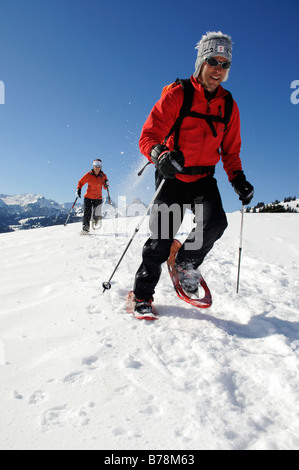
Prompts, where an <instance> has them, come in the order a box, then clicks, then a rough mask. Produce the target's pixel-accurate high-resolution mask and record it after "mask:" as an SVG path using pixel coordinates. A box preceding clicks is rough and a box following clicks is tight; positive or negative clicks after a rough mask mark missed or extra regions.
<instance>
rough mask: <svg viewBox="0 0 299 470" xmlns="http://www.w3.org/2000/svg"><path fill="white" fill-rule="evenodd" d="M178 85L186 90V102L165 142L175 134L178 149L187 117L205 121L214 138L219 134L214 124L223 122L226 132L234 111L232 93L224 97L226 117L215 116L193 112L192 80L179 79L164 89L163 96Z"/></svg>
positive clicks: (175, 143)
mask: <svg viewBox="0 0 299 470" xmlns="http://www.w3.org/2000/svg"><path fill="white" fill-rule="evenodd" d="M176 85H182V88H183V90H184V101H183V105H182V107H181V110H180V114H179V117H178V118H177V120H176V121H175V123H174V124H173V126H172V127H171V129H170V131H169V132H168V134H167V136H166V137H165V139H164V144H165V142H166V141H167V140H168V139H169V137H170V136H171V135H172V134H173V133H175V137H174V148H175V149H177V148H178V141H179V132H180V128H181V125H182V122H183V120H184V118H185V117H187V116H191V117H194V118H200V119H205V120H206V121H207V123H208V125H209V127H210V129H211V131H212V134H213V136H214V137H217V132H216V129H215V126H214V124H213V123H214V122H222V123H223V124H224V125H225V130H226V129H227V125H228V123H229V121H230V118H231V114H232V109H233V97H232V95H231V93H230V92H229V91H228V92H227V94H226V95H225V96H224V100H225V111H224V116H221V115H219V116H213V115H211V114H201V113H197V112H195V111H191V107H192V103H193V96H194V87H193V85H192V83H191V80H190V78H187V79H179V78H177V79H176V81H175V82H174V83H172V84H170V85H167V86H166V87H164V88H163V91H162V95H163V94H164V93H165V92H166V91H167V90H169V89H171V88H173V87H174V86H176Z"/></svg>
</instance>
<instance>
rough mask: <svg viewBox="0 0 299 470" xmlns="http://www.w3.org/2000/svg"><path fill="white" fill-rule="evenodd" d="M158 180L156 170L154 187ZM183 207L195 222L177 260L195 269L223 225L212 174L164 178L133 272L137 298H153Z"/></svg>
mask: <svg viewBox="0 0 299 470" xmlns="http://www.w3.org/2000/svg"><path fill="white" fill-rule="evenodd" d="M160 182H161V176H160V175H159V174H158V173H157V174H156V185H157V187H158V185H159V183H160ZM187 209H191V210H192V212H193V214H194V215H195V219H194V220H195V224H196V225H195V228H194V229H193V230H192V231H191V232H190V234H189V236H188V237H187V239H186V241H185V243H184V244H183V245H182V247H181V249H180V251H179V253H178V256H177V262H178V263H180V264H184V263H186V264H188V265H191V266H192V267H193V268H194V269H197V268H198V267H199V266H200V265H201V264H202V262H203V260H204V258H205V257H206V255H207V254H208V253H209V251H210V250H211V249H212V248H213V245H214V243H215V242H216V240H218V239H219V238H220V237H221V236H222V235H223V232H224V231H225V229H226V228H227V218H226V215H225V212H224V210H223V207H222V201H221V197H220V193H219V190H218V186H217V181H216V179H215V178H213V176H207V177H204V178H201V179H200V180H198V181H196V182H194V183H185V182H182V181H180V180H178V179H168V180H166V182H165V184H164V186H163V187H162V190H161V192H160V194H159V195H158V196H157V199H156V201H155V203H154V206H153V209H152V212H151V217H150V230H151V233H152V235H151V237H150V238H149V239H148V240H147V242H146V243H145V245H144V247H143V252H142V263H141V265H140V267H139V269H138V271H137V273H136V276H135V284H134V294H135V296H136V297H137V298H138V299H142V300H146V301H148V300H150V299H152V298H153V295H154V293H155V287H156V285H157V284H158V282H159V279H160V276H161V272H162V264H163V263H164V262H166V261H167V259H168V258H169V254H170V249H171V245H172V242H173V239H174V237H175V235H176V233H177V232H178V230H179V228H180V225H181V223H182V221H183V218H184V215H185V212H186V210H187Z"/></svg>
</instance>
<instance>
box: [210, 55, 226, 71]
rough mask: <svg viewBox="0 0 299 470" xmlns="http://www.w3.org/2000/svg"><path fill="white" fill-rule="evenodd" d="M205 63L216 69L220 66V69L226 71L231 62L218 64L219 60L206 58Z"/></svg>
mask: <svg viewBox="0 0 299 470" xmlns="http://www.w3.org/2000/svg"><path fill="white" fill-rule="evenodd" d="M205 61H206V62H207V63H208V64H209V65H211V66H212V67H217V66H218V65H220V66H221V68H222V69H224V70H227V69H229V68H230V66H231V62H220V61H219V60H217V59H215V58H214V57H206V58H205Z"/></svg>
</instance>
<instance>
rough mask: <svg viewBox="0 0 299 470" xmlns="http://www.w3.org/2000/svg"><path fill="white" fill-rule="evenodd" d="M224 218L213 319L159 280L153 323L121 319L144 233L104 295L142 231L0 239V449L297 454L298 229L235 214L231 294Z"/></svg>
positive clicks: (117, 227)
mask: <svg viewBox="0 0 299 470" xmlns="http://www.w3.org/2000/svg"><path fill="white" fill-rule="evenodd" d="M228 218H229V228H228V229H227V231H226V233H225V234H224V236H223V238H222V239H221V240H220V241H219V242H218V243H217V244H216V245H215V247H214V249H213V251H212V252H211V253H210V255H209V256H208V258H207V259H206V261H205V263H204V266H203V268H202V271H203V274H204V276H205V278H206V280H207V282H208V284H209V286H210V288H211V291H212V294H213V299H214V303H213V306H212V307H211V309H209V310H206V311H200V310H197V309H195V308H193V307H192V306H188V305H187V304H185V303H183V302H182V301H180V300H179V299H178V298H177V297H176V296H175V294H174V293H173V290H172V286H171V283H170V280H169V276H168V273H167V270H166V268H165V269H164V270H163V275H162V278H161V282H160V284H159V286H158V289H157V293H156V297H155V303H156V306H157V309H158V310H159V313H160V319H159V320H158V321H157V322H142V321H138V320H136V319H135V318H134V317H133V316H130V315H128V314H127V313H126V312H125V297H126V294H127V291H128V290H129V289H131V288H132V284H133V279H134V274H135V271H136V269H137V268H138V266H139V263H140V261H141V250H142V245H143V243H144V241H145V239H146V237H147V232H148V227H147V223H144V225H143V226H142V228H141V230H140V232H139V233H138V235H137V236H136V238H135V240H134V243H133V244H132V246H131V247H130V249H129V251H128V253H127V256H126V257H125V259H124V260H123V262H122V264H121V266H120V268H119V270H118V272H117V274H116V275H115V278H114V282H113V285H112V289H111V290H110V291H108V292H106V293H105V294H104V295H103V293H102V287H101V284H102V282H103V281H107V280H108V279H109V277H110V274H111V273H112V271H113V269H114V267H115V265H116V263H117V261H118V259H119V257H120V255H121V254H122V252H123V250H124V248H125V246H126V245H127V243H128V240H129V238H130V237H131V235H132V233H133V231H134V229H135V227H136V225H137V223H138V221H139V219H136V218H130V219H107V220H104V221H103V227H102V229H101V230H100V231H98V232H95V233H94V234H93V235H92V236H90V237H80V236H79V232H80V228H81V227H80V224H72V225H69V226H67V227H66V228H64V227H62V226H56V227H48V228H42V229H37V230H29V231H22V232H15V233H9V234H1V235H0V257H1V270H0V285H1V312H0V410H1V422H0V448H1V449H118V450H120V449H158V450H163V449H173V450H191V449H192V450H194V449H298V448H299V415H298V410H299V408H298V405H299V389H298V379H299V377H298V365H299V317H298V310H299V292H298V286H299V268H298V265H299V248H298V233H299V217H298V215H297V214H246V215H245V221H244V241H243V254H242V265H241V280H240V292H239V294H238V295H237V294H236V293H235V291H236V277H237V262H238V246H239V232H240V214H239V213H234V214H229V215H228ZM187 225H189V223H188V224H187V221H186V225H185V226H184V227H183V229H182V236H184V233H185V234H186V233H187V230H188V227H187ZM115 231H118V232H119V236H117V237H116V236H115Z"/></svg>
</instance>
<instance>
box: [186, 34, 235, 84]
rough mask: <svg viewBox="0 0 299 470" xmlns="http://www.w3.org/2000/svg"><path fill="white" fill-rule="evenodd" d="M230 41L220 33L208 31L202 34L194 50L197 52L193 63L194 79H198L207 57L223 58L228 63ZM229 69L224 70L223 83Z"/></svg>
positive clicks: (230, 48)
mask: <svg viewBox="0 0 299 470" xmlns="http://www.w3.org/2000/svg"><path fill="white" fill-rule="evenodd" d="M232 46H233V43H232V39H231V37H230V36H228V35H227V34H223V33H222V32H221V31H218V32H216V31H208V32H207V34H204V35H203V37H202V38H201V40H200V41H199V42H198V43H197V46H196V49H197V50H198V53H197V59H196V62H195V72H194V74H193V75H194V77H195V78H198V77H199V75H200V71H201V67H202V64H203V63H204V61H205V59H206V58H208V57H216V56H217V57H218V56H220V57H224V58H225V59H227V60H228V61H229V62H231V60H232ZM228 74H229V69H227V70H226V74H225V77H224V79H223V81H224V82H226V80H227V79H228Z"/></svg>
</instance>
